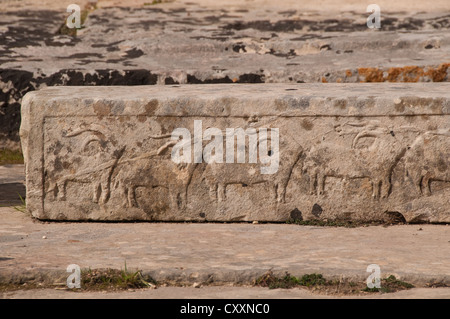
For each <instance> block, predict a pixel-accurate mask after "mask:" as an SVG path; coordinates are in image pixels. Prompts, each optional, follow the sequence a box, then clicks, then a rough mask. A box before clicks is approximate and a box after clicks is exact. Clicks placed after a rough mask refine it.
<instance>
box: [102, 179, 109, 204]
mask: <svg viewBox="0 0 450 319" xmlns="http://www.w3.org/2000/svg"><path fill="white" fill-rule="evenodd" d="M100 187H101V193H100V195H99V203H100V204H105V203H106V202H108V200H109V196H110V194H111V189H110V185H109V183H108V182H107V181H106V182H102V183H101V184H100Z"/></svg>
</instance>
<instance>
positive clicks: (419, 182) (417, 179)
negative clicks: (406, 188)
mask: <svg viewBox="0 0 450 319" xmlns="http://www.w3.org/2000/svg"><path fill="white" fill-rule="evenodd" d="M413 184H414V186H415V188H416V190H417V194H418V195H419V196H420V195H422V177H421V176H417V177H415V178H413Z"/></svg>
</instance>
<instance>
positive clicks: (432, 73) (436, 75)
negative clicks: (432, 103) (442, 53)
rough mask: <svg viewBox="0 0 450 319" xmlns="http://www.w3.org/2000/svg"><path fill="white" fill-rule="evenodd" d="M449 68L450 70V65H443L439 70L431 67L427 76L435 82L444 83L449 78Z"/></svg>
mask: <svg viewBox="0 0 450 319" xmlns="http://www.w3.org/2000/svg"><path fill="white" fill-rule="evenodd" d="M448 68H450V63H442V64H441V65H439V66H438V67H437V68H432V67H429V68H428V70H427V71H426V72H425V75H427V76H429V77H430V78H431V79H432V80H433V82H442V81H444V80H445V78H446V77H447V69H448Z"/></svg>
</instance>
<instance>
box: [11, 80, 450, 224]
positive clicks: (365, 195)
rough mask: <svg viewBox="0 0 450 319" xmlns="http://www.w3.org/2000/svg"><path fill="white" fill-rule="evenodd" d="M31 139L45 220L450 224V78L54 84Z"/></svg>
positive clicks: (29, 99) (33, 194) (33, 116)
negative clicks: (430, 80)
mask: <svg viewBox="0 0 450 319" xmlns="http://www.w3.org/2000/svg"><path fill="white" fill-rule="evenodd" d="M20 136H21V142H22V147H23V152H24V157H25V164H26V184H27V185H26V186H27V195H26V204H27V208H28V210H29V211H30V212H31V213H32V215H33V216H34V217H36V218H38V219H43V220H73V221H76V220H80V221H81V220H95V221H122V220H139V221H273V222H282V221H287V220H310V219H320V220H346V221H349V220H352V221H365V222H367V221H379V220H384V221H386V220H388V219H391V218H400V219H401V220H405V221H407V222H447V223H448V222H450V88H449V85H448V84H438V83H432V84H431V83H422V84H416V83H414V84H397V83H377V84H295V85H291V84H261V85H259V84H249V85H246V84H245V85H243V84H236V85H233V84H218V85H175V86H132V87H125V86H113V87H49V88H45V89H42V90H39V91H35V92H30V93H28V94H26V96H25V97H24V98H23V102H22V124H21V128H20Z"/></svg>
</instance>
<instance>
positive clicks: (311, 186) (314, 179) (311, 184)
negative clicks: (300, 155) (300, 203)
mask: <svg viewBox="0 0 450 319" xmlns="http://www.w3.org/2000/svg"><path fill="white" fill-rule="evenodd" d="M316 183H317V173H313V174H311V176H310V180H309V194H310V195H314V194H315V193H316Z"/></svg>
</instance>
